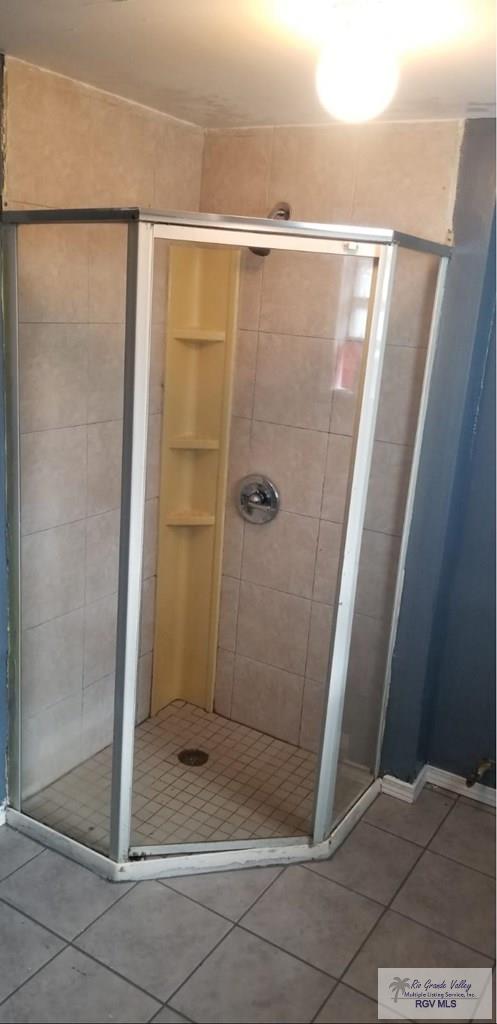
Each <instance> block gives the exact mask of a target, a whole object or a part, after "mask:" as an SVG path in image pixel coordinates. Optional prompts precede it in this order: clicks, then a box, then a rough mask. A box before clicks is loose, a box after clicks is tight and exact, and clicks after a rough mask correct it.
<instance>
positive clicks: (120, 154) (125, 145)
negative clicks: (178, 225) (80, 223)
mask: <svg viewBox="0 0 497 1024" xmlns="http://www.w3.org/2000/svg"><path fill="white" fill-rule="evenodd" d="M156 130H157V115H154V114H153V113H152V112H149V111H146V110H145V108H141V109H140V108H138V107H135V106H133V105H132V104H129V103H126V102H125V101H122V100H120V99H118V98H117V97H112V96H106V95H104V94H102V93H100V94H99V93H97V92H94V93H92V100H91V132H90V152H89V159H90V166H91V175H90V187H91V198H92V203H93V204H94V205H95V206H149V207H151V206H153V205H154V163H155V133H156Z"/></svg>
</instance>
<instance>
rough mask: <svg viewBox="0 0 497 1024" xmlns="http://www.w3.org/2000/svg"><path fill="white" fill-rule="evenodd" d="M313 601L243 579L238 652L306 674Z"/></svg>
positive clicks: (239, 613)
mask: <svg viewBox="0 0 497 1024" xmlns="http://www.w3.org/2000/svg"><path fill="white" fill-rule="evenodd" d="M310 608H311V603H310V601H307V600H306V599H305V598H302V597H295V596H294V595H293V594H282V593H280V592H279V591H277V590H270V589H269V588H267V587H260V586H256V585H255V584H253V583H244V582H242V584H241V587H240V608H239V612H238V633H237V654H241V655H245V656H246V657H251V658H253V659H255V660H256V661H261V662H264V663H266V664H269V665H273V666H276V667H279V668H283V669H286V670H287V671H289V672H294V673H296V674H298V675H300V674H303V671H304V666H305V656H306V648H307V637H308V632H309V616H310Z"/></svg>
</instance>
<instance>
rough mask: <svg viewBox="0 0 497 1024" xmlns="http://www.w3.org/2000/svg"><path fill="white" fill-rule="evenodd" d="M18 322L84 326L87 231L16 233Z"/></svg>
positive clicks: (53, 227) (56, 228)
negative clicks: (77, 324)
mask: <svg viewBox="0 0 497 1024" xmlns="http://www.w3.org/2000/svg"><path fill="white" fill-rule="evenodd" d="M18 253H19V255H18V261H19V320H20V321H21V322H22V323H86V322H87V320H88V255H89V251H88V227H87V225H86V224H36V225H27V226H25V225H23V226H21V227H20V228H19V231H18Z"/></svg>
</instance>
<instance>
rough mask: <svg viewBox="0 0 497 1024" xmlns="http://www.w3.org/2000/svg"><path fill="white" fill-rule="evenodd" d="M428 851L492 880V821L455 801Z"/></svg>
mask: <svg viewBox="0 0 497 1024" xmlns="http://www.w3.org/2000/svg"><path fill="white" fill-rule="evenodd" d="M430 850H433V851H434V852H435V853H443V854H445V856H446V857H451V858H452V859H453V860H458V861H460V862H461V864H466V866H467V867H468V868H476V870H477V871H484V872H485V874H487V875H492V876H494V875H495V818H494V817H493V815H492V814H487V813H486V811H484V810H481V809H480V808H479V807H475V806H470V805H469V804H466V803H461V801H460V800H458V802H457V804H456V806H455V807H454V809H453V810H452V811H451V812H450V814H449V816H448V818H446V819H445V821H444V823H443V825H442V827H441V828H440V829H439V830H438V832H437V834H436V836H435V838H434V839H433V840H432V842H431V843H430Z"/></svg>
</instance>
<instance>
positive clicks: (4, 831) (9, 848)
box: [0, 825, 43, 879]
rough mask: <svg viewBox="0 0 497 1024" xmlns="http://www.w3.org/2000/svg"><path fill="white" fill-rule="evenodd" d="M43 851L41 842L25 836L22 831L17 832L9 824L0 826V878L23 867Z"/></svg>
mask: <svg viewBox="0 0 497 1024" xmlns="http://www.w3.org/2000/svg"><path fill="white" fill-rule="evenodd" d="M42 851H43V846H40V845H39V843H34V842H33V840H32V839H28V837H27V836H23V835H22V833H21V832H16V831H15V829H13V828H9V826H8V825H3V826H2V828H0V879H2V878H6V877H7V875H11V874H12V872H13V871H16V870H17V868H20V867H22V865H23V864H26V863H27V862H28V860H32V859H33V857H36V856H37V855H38V854H39V853H42Z"/></svg>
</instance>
